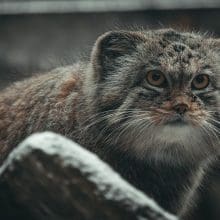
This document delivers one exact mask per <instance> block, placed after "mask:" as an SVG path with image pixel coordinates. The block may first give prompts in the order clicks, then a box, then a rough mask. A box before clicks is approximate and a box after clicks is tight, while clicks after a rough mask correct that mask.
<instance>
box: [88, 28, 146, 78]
mask: <svg viewBox="0 0 220 220" xmlns="http://www.w3.org/2000/svg"><path fill="white" fill-rule="evenodd" d="M141 41H143V37H142V35H141V34H140V33H137V32H132V31H110V32H107V33H105V34H103V35H101V36H100V37H99V38H98V39H97V41H96V43H95V45H94V47H93V50H92V55H91V64H92V68H93V70H94V74H95V78H96V80H98V81H102V80H104V79H105V78H106V77H107V76H108V74H109V73H110V72H111V71H114V69H115V68H117V67H118V66H120V65H122V64H123V59H120V61H119V58H120V57H123V56H125V55H130V54H132V53H133V52H134V51H135V50H136V48H137V45H138V43H140V42H141Z"/></svg>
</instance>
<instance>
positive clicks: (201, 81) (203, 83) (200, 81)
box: [192, 74, 209, 90]
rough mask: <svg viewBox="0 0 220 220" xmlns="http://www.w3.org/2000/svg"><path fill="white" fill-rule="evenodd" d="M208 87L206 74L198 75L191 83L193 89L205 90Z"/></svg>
mask: <svg viewBox="0 0 220 220" xmlns="http://www.w3.org/2000/svg"><path fill="white" fill-rule="evenodd" d="M208 85H209V76H208V75H206V74H199V75H198V76H196V77H195V78H194V79H193V81H192V88H193V89H198V90H199V89H205V88H206V87H207V86H208Z"/></svg>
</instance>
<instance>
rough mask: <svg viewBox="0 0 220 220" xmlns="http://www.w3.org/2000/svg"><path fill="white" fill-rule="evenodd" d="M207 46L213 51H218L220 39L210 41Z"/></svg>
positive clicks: (219, 49)
mask: <svg viewBox="0 0 220 220" xmlns="http://www.w3.org/2000/svg"><path fill="white" fill-rule="evenodd" d="M209 44H210V45H211V48H213V49H214V50H217V51H220V38H215V39H210V40H209Z"/></svg>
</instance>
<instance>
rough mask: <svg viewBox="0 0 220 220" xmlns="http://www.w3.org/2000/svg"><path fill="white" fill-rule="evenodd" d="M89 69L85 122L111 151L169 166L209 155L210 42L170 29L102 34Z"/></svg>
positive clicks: (216, 51) (212, 114) (219, 52)
mask: <svg viewBox="0 0 220 220" xmlns="http://www.w3.org/2000/svg"><path fill="white" fill-rule="evenodd" d="M91 69H92V71H91V72H92V75H90V77H89V80H90V81H91V82H92V84H93V86H92V88H93V91H90V92H91V94H93V98H92V97H91V99H92V100H93V103H94V105H95V109H96V111H97V112H96V119H94V120H96V121H97V123H93V124H94V126H96V127H97V128H98V130H99V131H100V133H101V134H102V135H99V136H100V137H101V139H103V140H104V141H105V143H106V144H108V145H112V146H114V147H115V148H118V149H114V150H122V151H127V152H129V153H130V154H131V155H133V156H135V157H138V158H142V159H145V158H146V157H149V158H150V159H156V160H168V161H171V162H172V161H175V160H176V159H178V160H179V161H182V162H184V161H188V160H190V161H193V160H197V159H198V158H204V157H206V156H207V155H210V153H213V152H216V150H217V146H216V143H217V142H218V138H219V100H218V99H219V86H220V85H219V77H220V41H219V40H218V39H212V38H208V37H204V36H202V35H198V34H194V33H184V32H177V31H175V30H173V29H161V30H155V31H141V32H132V31H113V32H108V33H106V34H104V35H102V36H101V37H99V38H98V40H97V42H96V44H95V46H94V48H93V51H92V56H91ZM91 82H90V84H91ZM91 96H92V95H91ZM94 120H93V121H94ZM102 137H103V138H102Z"/></svg>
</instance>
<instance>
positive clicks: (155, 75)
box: [146, 70, 166, 87]
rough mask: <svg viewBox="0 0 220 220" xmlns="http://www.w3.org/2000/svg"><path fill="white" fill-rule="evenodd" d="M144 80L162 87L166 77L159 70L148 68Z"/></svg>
mask: <svg viewBox="0 0 220 220" xmlns="http://www.w3.org/2000/svg"><path fill="white" fill-rule="evenodd" d="M146 80H147V82H148V83H149V84H150V85H151V86H156V87H164V85H165V83H166V78H165V76H164V74H163V73H162V72H161V71H159V70H150V71H148V72H147V75H146Z"/></svg>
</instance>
